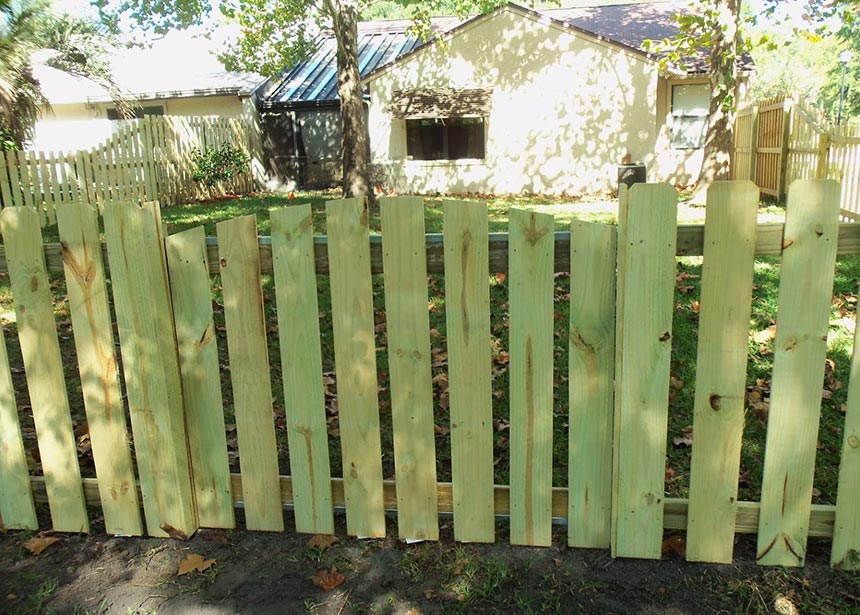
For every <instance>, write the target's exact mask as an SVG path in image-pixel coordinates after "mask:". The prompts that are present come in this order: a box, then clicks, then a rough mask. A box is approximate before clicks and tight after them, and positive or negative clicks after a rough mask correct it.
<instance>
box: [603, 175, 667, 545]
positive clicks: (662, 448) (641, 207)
mask: <svg viewBox="0 0 860 615" xmlns="http://www.w3.org/2000/svg"><path fill="white" fill-rule="evenodd" d="M629 198H630V203H629V207H628V210H627V216H626V228H622V236H621V237H622V238H621V241H622V242H623V243H624V253H623V257H624V260H623V272H622V273H621V274H620V276H619V282H620V285H619V289H618V292H619V294H621V295H622V296H623V304H622V306H621V310H620V312H619V316H618V317H619V319H620V325H621V327H622V329H623V336H622V337H621V340H620V344H621V346H620V359H621V367H620V388H619V400H618V404H619V406H618V416H617V420H618V432H617V433H618V438H617V440H616V446H617V448H618V456H617V460H618V463H617V467H616V468H615V469H614V471H615V472H616V474H617V488H616V490H615V492H614V497H613V507H614V509H615V514H614V517H615V519H616V527H615V528H614V532H613V534H614V541H613V544H614V547H615V549H614V553H615V555H617V556H618V557H640V558H649V559H659V558H660V555H661V546H662V540H663V506H662V502H663V497H664V495H663V493H664V480H665V469H666V468H665V466H666V431H667V428H668V403H669V399H668V396H669V363H670V355H671V349H672V341H671V340H672V314H673V311H674V291H675V240H676V232H675V225H676V223H677V222H676V221H677V198H678V195H677V192H676V191H675V190H674V189H673V188H672V187H671V186H669V185H667V184H637V185H635V186H634V187H633V188H632V189H631V190H630V193H629Z"/></svg>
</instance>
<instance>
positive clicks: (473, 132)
mask: <svg viewBox="0 0 860 615" xmlns="http://www.w3.org/2000/svg"><path fill="white" fill-rule="evenodd" d="M406 154H407V156H410V157H411V158H412V159H413V160H460V159H462V158H479V159H482V158H484V155H485V140H484V118H482V117H467V118H439V119H430V120H406Z"/></svg>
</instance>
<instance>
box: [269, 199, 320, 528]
mask: <svg viewBox="0 0 860 615" xmlns="http://www.w3.org/2000/svg"><path fill="white" fill-rule="evenodd" d="M269 216H270V218H271V221H272V265H273V266H274V270H275V298H276V300H277V305H278V342H279V346H280V348H281V371H282V373H283V381H284V408H285V412H286V415H287V438H288V439H289V445H290V473H291V474H292V477H293V496H294V499H295V510H294V512H295V519H296V530H297V531H299V532H307V533H310V534H333V533H334V512H333V508H332V501H331V468H330V463H329V449H328V425H327V424H326V410H325V397H324V394H323V380H322V371H323V367H322V352H321V349H320V327H319V305H318V303H319V302H318V300H317V282H316V276H315V275H314V246H313V219H312V217H311V207H310V205H298V206H294V207H284V208H281V209H273V210H271V211H270V214H269Z"/></svg>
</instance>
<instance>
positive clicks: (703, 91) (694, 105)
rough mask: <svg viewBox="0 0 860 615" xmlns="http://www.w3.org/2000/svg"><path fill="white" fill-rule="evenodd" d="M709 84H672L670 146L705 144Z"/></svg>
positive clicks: (709, 99)
mask: <svg viewBox="0 0 860 615" xmlns="http://www.w3.org/2000/svg"><path fill="white" fill-rule="evenodd" d="M710 105H711V86H710V85H709V84H707V83H700V84H695V85H673V86H672V148H673V149H700V148H702V147H704V146H705V134H706V133H707V131H708V112H709V109H710Z"/></svg>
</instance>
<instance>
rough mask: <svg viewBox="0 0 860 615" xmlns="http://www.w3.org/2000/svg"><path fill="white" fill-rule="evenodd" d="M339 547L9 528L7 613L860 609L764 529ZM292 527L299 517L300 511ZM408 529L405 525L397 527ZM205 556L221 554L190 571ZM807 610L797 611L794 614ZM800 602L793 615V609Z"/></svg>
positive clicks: (231, 534) (854, 588) (853, 590)
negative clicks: (696, 544) (680, 541)
mask: <svg viewBox="0 0 860 615" xmlns="http://www.w3.org/2000/svg"><path fill="white" fill-rule="evenodd" d="M338 522H339V524H340V527H338V536H339V540H338V541H337V542H336V543H335V544H334V545H332V546H331V547H330V548H319V547H313V546H308V541H309V538H310V537H309V536H307V535H300V534H296V533H295V532H294V531H292V529H288V530H287V531H286V532H284V533H279V534H264V533H258V532H257V533H252V532H247V531H242V530H235V531H220V530H205V531H200V532H198V533H197V534H196V535H195V536H194V537H193V538H192V539H190V540H189V541H187V542H180V541H176V540H170V539H149V538H114V537H107V536H104V535H100V534H98V533H96V534H95V535H93V536H63V537H62V540H61V541H60V542H57V543H55V544H52V545H51V546H50V547H49V548H47V549H46V550H45V551H44V552H43V553H42V554H41V555H38V556H33V555H31V554H29V553H28V552H27V551H26V549H25V548H24V543H25V542H26V540H27V539H28V538H30V537H31V536H30V535H28V534H24V533H20V532H10V533H7V534H5V535H2V536H0V612H2V613H8V614H10V615H24V614H30V613H45V614H48V613H56V614H58V615H60V614H66V613H68V614H79V615H84V614H93V615H95V614H99V615H107V614H122V615H132V614H140V615H143V614H147V615H169V614H183V615H198V614H200V615H203V614H205V615H209V614H211V615H221V614H232V613H243V614H254V615H265V614H269V613H272V614H275V613H277V614H283V613H287V614H292V613H318V614H321V615H340V614H346V613H356V614H357V613H390V614H400V615H403V614H407V613H409V614H416V613H418V614H421V615H431V614H439V613H505V614H508V613H601V614H610V613H616V614H619V615H620V614H626V613H636V614H644V615H676V614H687V613H689V614H691V615H692V614H700V613H773V612H779V613H783V612H785V613H792V612H798V613H804V615H806V614H808V613H828V614H831V613H846V614H847V613H857V612H860V577H858V575H856V574H846V573H836V572H832V571H831V570H830V569H829V566H828V548H829V545H828V543H826V542H817V541H816V542H813V543H811V544H810V553H809V557H808V559H807V566H806V567H805V568H804V569H803V570H800V571H785V570H768V569H762V568H760V567H759V566H757V565H756V564H755V562H754V549H755V544H754V541H753V538H752V537H743V538H741V539H740V541H739V543H738V546H737V549H736V563H735V564H734V565H731V566H716V565H705V564H690V563H687V562H685V561H684V560H683V559H681V558H679V557H678V556H677V555H675V554H674V553H670V554H667V556H666V558H665V559H664V560H662V561H645V560H612V559H611V558H610V556H609V553H608V552H607V551H601V550H582V549H568V548H567V547H566V546H564V529H563V528H556V532H555V536H554V542H553V545H554V546H552V547H550V548H546V549H538V548H523V547H511V546H509V545H507V544H506V543H505V542H504V536H505V534H506V533H507V528H506V527H505V526H504V525H500V526H499V527H498V536H499V537H500V539H501V543H500V544H496V545H463V544H457V543H454V541H453V537H452V533H451V528H450V527H447V526H446V527H443V532H442V534H443V537H442V540H441V541H440V542H438V543H419V544H412V545H407V544H404V543H402V542H400V541H398V540H395V539H394V538H387V539H384V540H358V539H353V538H347V537H346V536H345V528H344V527H343V526H342V523H343V519H342V518H340V519H338ZM288 525H289V520H288ZM394 535H396V528H395V527H394V525H393V523H392V524H391V525H390V526H389V536H394ZM192 553H196V554H199V555H201V556H203V557H204V558H206V559H214V560H216V563H215V564H214V565H213V566H212V567H211V568H209V569H208V570H206V571H205V572H202V573H199V572H192V573H191V574H188V575H183V576H177V571H178V568H179V562H180V561H181V560H183V559H184V558H186V557H187V556H188V555H190V554H192ZM332 568H334V569H335V570H336V571H337V572H338V573H340V574H342V575H343V576H344V579H345V580H344V582H343V583H342V584H341V585H339V586H337V587H335V588H334V589H332V590H330V591H323V590H322V589H320V588H319V587H317V586H316V585H315V584H314V582H313V577H314V575H315V574H317V572H318V571H320V570H326V571H331V570H332ZM791 608H795V609H796V611H792V610H790V609H791ZM785 609H788V610H785Z"/></svg>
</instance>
